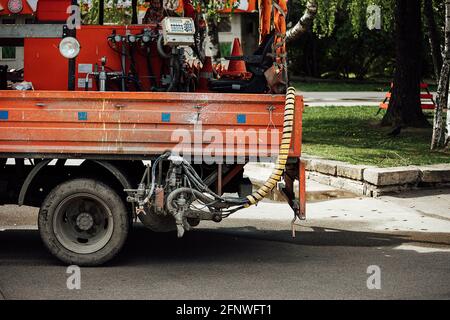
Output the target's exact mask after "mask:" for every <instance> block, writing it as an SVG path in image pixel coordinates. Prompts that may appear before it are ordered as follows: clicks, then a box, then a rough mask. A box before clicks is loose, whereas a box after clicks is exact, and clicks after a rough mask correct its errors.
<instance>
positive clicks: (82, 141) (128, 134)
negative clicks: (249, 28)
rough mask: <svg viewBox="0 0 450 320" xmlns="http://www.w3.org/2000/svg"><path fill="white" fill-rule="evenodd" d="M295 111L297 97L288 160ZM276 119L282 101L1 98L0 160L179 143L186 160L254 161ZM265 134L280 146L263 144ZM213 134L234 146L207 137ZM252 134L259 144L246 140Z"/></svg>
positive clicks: (111, 95)
mask: <svg viewBox="0 0 450 320" xmlns="http://www.w3.org/2000/svg"><path fill="white" fill-rule="evenodd" d="M302 109H303V99H302V97H300V96H298V97H297V100H296V113H295V125H294V134H293V140H292V144H291V145H292V147H291V150H290V154H289V156H290V157H299V156H300V154H301V133H302V126H301V121H302V120H301V115H302V112H301V111H302ZM283 113H284V96H283V95H268V94H258V95H255V94H219V93H172V92H164V93H159V92H158V93H157V92H150V93H144V92H142V93H141V92H68V91H0V158H20V157H23V158H106V159H145V158H152V157H153V156H155V155H159V154H161V153H163V152H165V151H167V150H173V149H174V148H175V147H176V146H177V145H178V144H179V142H180V141H181V140H180V139H181V137H188V139H187V140H184V139H183V140H184V143H185V144H184V145H186V144H188V145H191V146H192V150H193V154H201V153H202V152H203V151H205V148H207V147H208V148H209V149H208V150H209V152H211V150H213V152H212V153H213V154H214V155H222V156H237V155H239V156H242V155H245V156H257V155H261V154H264V153H267V152H268V150H269V148H272V149H273V148H276V147H277V146H278V145H279V142H280V140H279V139H281V132H282V130H283ZM200 129H201V134H199V132H200ZM269 129H270V130H276V131H278V133H279V135H278V136H279V139H270V138H268V140H269V141H267V143H265V142H264V141H262V140H264V138H263V136H264V132H266V131H265V130H269ZM208 132H209V134H208ZM205 133H206V134H205ZM217 133H222V136H223V137H226V135H227V134H228V135H235V138H236V140H235V141H234V140H233V141H234V142H233V143H232V144H230V143H229V139H225V138H223V140H222V141H220V140H221V139H214V138H211V135H212V136H215V135H216V134H217ZM254 134H257V135H258V140H257V141H258V143H255V141H254V139H253V140H252V139H246V137H247V138H248V137H251V136H252V135H254ZM265 136H266V137H267V135H265ZM239 139H241V140H239ZM189 140H190V141H189ZM224 140H226V141H224ZM251 140H252V141H251ZM227 142H228V143H227ZM265 148H266V149H265Z"/></svg>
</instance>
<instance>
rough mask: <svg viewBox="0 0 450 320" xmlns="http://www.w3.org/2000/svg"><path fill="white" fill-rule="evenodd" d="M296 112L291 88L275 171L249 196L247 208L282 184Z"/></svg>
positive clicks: (286, 104) (288, 92)
mask: <svg viewBox="0 0 450 320" xmlns="http://www.w3.org/2000/svg"><path fill="white" fill-rule="evenodd" d="M294 112H295V88H293V87H289V88H288V89H287V93H286V101H285V106H284V126H283V137H282V138H281V145H280V152H279V154H278V158H277V161H276V164H275V169H274V170H273V172H272V174H271V175H270V177H269V179H268V180H267V181H266V182H265V183H264V185H263V186H262V187H261V188H259V189H258V190H256V191H255V192H253V194H251V195H249V196H247V203H246V204H245V207H249V206H252V205H254V204H257V203H258V202H259V201H261V200H262V199H264V198H265V197H266V196H267V195H268V194H269V192H271V191H272V190H273V189H274V188H275V186H276V185H277V183H278V182H280V180H281V178H282V176H283V173H284V170H285V169H286V163H287V160H288V156H289V149H290V148H291V138H292V131H293V127H294Z"/></svg>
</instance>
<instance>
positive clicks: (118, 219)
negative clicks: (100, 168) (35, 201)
mask: <svg viewBox="0 0 450 320" xmlns="http://www.w3.org/2000/svg"><path fill="white" fill-rule="evenodd" d="M38 225H39V231H40V234H41V238H42V240H43V242H44V244H45V245H46V247H47V248H48V249H49V250H50V252H51V253H52V254H53V255H55V256H56V257H57V258H58V259H60V260H61V261H63V262H65V263H68V264H76V265H79V266H97V265H101V264H103V263H105V262H107V261H109V260H110V259H112V258H113V257H114V256H115V255H117V253H118V252H119V251H120V249H121V248H122V247H123V245H124V243H125V240H126V238H127V236H128V230H129V217H128V213H127V210H126V208H125V205H124V203H123V201H122V200H121V198H120V197H119V195H118V194H117V193H116V192H115V191H114V190H113V189H111V188H110V187H108V186H107V185H105V184H103V183H101V182H98V181H95V180H91V179H76V180H71V181H68V182H65V183H62V184H60V185H59V186H57V187H56V188H54V189H53V190H52V191H51V192H50V194H49V195H48V196H47V198H46V199H45V200H44V203H43V204H42V207H41V209H40V211H39V219H38Z"/></svg>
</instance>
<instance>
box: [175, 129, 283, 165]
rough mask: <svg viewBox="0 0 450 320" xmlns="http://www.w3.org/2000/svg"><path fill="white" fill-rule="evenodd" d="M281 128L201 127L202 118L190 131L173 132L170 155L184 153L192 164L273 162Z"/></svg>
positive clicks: (278, 144)
mask: <svg viewBox="0 0 450 320" xmlns="http://www.w3.org/2000/svg"><path fill="white" fill-rule="evenodd" d="M280 133H281V132H280V130H279V129H277V128H275V127H268V128H264V129H261V128H260V129H253V128H246V129H241V128H227V129H223V130H220V129H217V128H208V129H206V130H204V129H203V124H202V122H201V121H198V122H196V124H195V125H194V128H193V130H188V129H184V128H180V129H176V130H174V131H173V132H172V135H171V140H170V142H171V143H176V146H175V147H174V148H173V149H172V150H171V151H172V154H174V155H180V156H183V158H184V159H185V160H186V161H188V162H193V163H195V164H201V163H206V164H220V163H226V164H245V163H247V161H250V162H253V161H257V160H259V161H272V160H274V158H276V156H277V155H278V153H279V150H280Z"/></svg>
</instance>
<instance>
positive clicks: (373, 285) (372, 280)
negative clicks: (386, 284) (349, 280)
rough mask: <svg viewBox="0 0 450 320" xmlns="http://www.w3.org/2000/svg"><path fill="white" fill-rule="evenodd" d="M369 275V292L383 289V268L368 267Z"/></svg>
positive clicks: (367, 283)
mask: <svg viewBox="0 0 450 320" xmlns="http://www.w3.org/2000/svg"><path fill="white" fill-rule="evenodd" d="M366 272H367V274H370V276H369V277H368V278H367V281H366V285H367V289H369V290H380V289H381V268H380V267H379V266H377V265H371V266H368V267H367V271H366Z"/></svg>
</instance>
